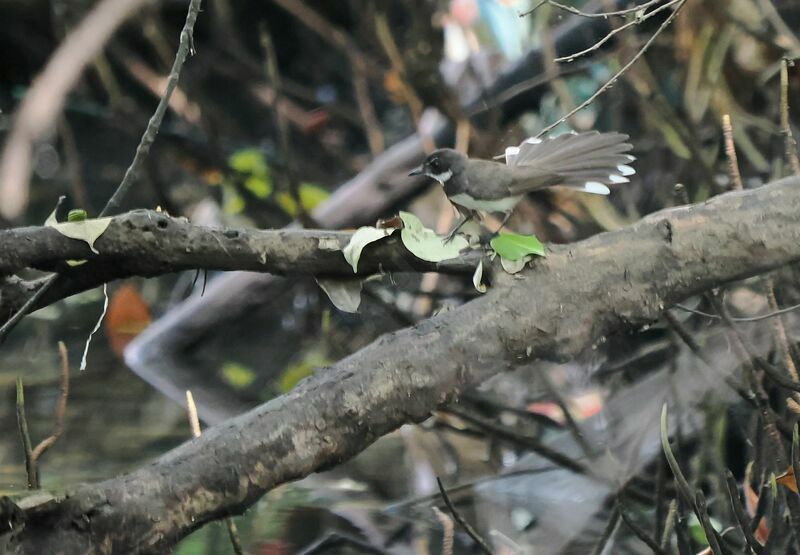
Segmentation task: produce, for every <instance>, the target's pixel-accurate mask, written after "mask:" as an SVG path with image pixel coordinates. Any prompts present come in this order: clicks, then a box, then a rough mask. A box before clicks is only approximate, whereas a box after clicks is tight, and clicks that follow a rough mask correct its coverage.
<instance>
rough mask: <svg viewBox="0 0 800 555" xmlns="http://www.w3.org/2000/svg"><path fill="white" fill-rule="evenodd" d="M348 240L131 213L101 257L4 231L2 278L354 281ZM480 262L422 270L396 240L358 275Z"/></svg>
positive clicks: (101, 246)
mask: <svg viewBox="0 0 800 555" xmlns="http://www.w3.org/2000/svg"><path fill="white" fill-rule="evenodd" d="M352 235H353V234H352V233H351V232H348V231H324V230H302V229H291V228H286V229H269V230H258V229H230V228H225V229H223V228H212V227H204V226H197V225H192V224H190V223H189V222H188V221H186V220H185V219H183V218H171V217H169V216H167V215H166V214H162V213H158V212H153V211H150V210H135V211H133V212H128V213H126V214H122V215H120V216H115V217H114V218H112V220H111V223H110V224H109V226H108V228H107V229H106V231H105V232H104V233H103V234H102V235H101V236H100V238H99V239H98V240H97V241H96V242H95V248H96V250H98V251H99V254H95V253H93V252H92V251H91V250H90V248H89V245H88V244H87V243H86V242H84V241H79V240H76V239H71V238H69V237H66V236H64V235H62V234H61V233H59V232H58V231H56V230H55V229H53V228H52V227H25V228H15V229H9V230H2V231H0V275H3V274H13V273H15V272H18V271H19V270H22V269H24V268H37V269H40V270H55V269H58V270H60V271H69V270H68V268H67V267H66V264H64V263H65V261H67V260H76V259H77V260H86V261H87V262H86V264H88V266H85V265H81V266H76V267H75V273H92V272H100V271H102V270H103V268H105V267H109V266H110V267H113V269H114V271H115V272H116V273H117V274H118V276H117V277H124V276H125V275H126V274H127V275H128V276H133V275H139V276H154V275H160V274H164V273H168V272H176V271H181V270H190V269H194V268H203V269H208V270H247V271H252V272H262V273H263V272H266V273H271V274H281V275H283V274H310V275H321V276H336V277H353V275H354V272H353V268H352V267H351V266H350V265H349V264H348V263H347V261H346V260H345V259H344V256H343V255H342V249H343V248H344V247H345V246H346V245H347V243H348V242H349V241H350V238H351V237H352ZM478 259H479V256H477V254H475V255H470V256H468V257H467V258H466V259H457V260H452V261H444V262H441V263H432V262H426V261H424V260H420V259H419V258H417V257H415V256H414V255H413V254H411V253H410V252H409V251H408V250H406V249H405V247H404V246H403V244H402V242H401V241H400V240H399V233H397V232H395V233H394V234H392V235H391V236H389V237H388V238H386V239H382V240H380V241H377V242H375V243H370V245H368V246H367V247H366V248H365V249H364V251H363V255H362V257H361V259H360V260H359V264H358V274H357V275H371V274H374V273H376V272H378V271H380V270H384V271H387V272H397V271H413V272H420V271H423V272H425V271H440V272H450V273H465V272H474V271H475V266H476V265H477V263H478ZM88 268H91V271H89V270H88Z"/></svg>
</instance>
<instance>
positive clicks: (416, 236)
mask: <svg viewBox="0 0 800 555" xmlns="http://www.w3.org/2000/svg"><path fill="white" fill-rule="evenodd" d="M400 219H401V220H403V229H402V230H400V239H402V241H403V244H404V245H405V246H406V248H407V249H408V250H409V251H411V253H412V254H413V255H414V256H416V257H417V258H420V259H422V260H427V261H428V262H441V261H442V260H448V259H450V258H456V257H457V256H458V255H459V253H460V252H461V251H462V250H463V249H465V248H467V247H469V242H468V241H467V240H466V239H465V238H464V237H462V236H461V235H456V236H455V237H453V240H452V241H449V242H446V241H445V240H444V238H442V237H440V236H438V235H436V232H435V231H433V230H432V229H428V228H426V227H425V226H423V225H422V222H421V221H420V220H419V218H417V217H416V216H415V215H414V214H411V213H409V212H400Z"/></svg>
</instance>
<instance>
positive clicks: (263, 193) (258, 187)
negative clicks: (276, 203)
mask: <svg viewBox="0 0 800 555" xmlns="http://www.w3.org/2000/svg"><path fill="white" fill-rule="evenodd" d="M244 188H245V189H247V190H248V191H250V192H251V193H253V196H254V197H256V198H260V199H265V198H267V197H268V196H269V195H270V193H271V192H272V183H270V182H269V181H267V179H266V178H265V177H264V176H262V175H251V176H249V177H248V178H247V179H245V180H244Z"/></svg>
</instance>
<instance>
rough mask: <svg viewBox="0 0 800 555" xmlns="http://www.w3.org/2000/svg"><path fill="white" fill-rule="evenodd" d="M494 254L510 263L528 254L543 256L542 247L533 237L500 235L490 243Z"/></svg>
mask: <svg viewBox="0 0 800 555" xmlns="http://www.w3.org/2000/svg"><path fill="white" fill-rule="evenodd" d="M491 245H492V248H493V249H494V252H496V253H497V254H499V255H500V256H502V257H503V258H506V259H508V260H511V261H515V260H519V259H521V258H524V257H526V256H527V255H529V254H535V255H537V256H545V252H544V245H543V244H542V243H541V241H539V239H537V238H536V236H535V235H519V234H518V233H501V234H500V235H498V236H497V237H495V238H494V239H492V241H491Z"/></svg>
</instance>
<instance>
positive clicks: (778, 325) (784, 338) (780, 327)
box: [765, 277, 800, 382]
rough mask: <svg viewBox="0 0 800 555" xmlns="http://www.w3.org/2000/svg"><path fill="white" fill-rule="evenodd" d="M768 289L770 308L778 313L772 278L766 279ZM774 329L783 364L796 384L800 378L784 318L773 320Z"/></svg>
mask: <svg viewBox="0 0 800 555" xmlns="http://www.w3.org/2000/svg"><path fill="white" fill-rule="evenodd" d="M765 282H766V289H767V300H768V301H769V308H770V310H772V311H773V312H777V311H778V310H779V308H778V298H777V297H776V296H775V283H774V282H773V280H772V278H771V277H767V278H766V279H765ZM772 328H773V329H774V330H775V336H776V337H777V339H778V346H779V348H780V351H781V354H782V355H783V362H784V364H785V365H786V370H788V372H789V375H790V376H791V377H792V380H793V381H795V382H800V376H798V373H797V366H796V365H795V363H794V359H793V358H792V347H791V345H790V343H789V334H788V333H787V332H786V325H785V323H784V321H783V318H781V317H780V316H779V317H777V318H775V319H774V320H772Z"/></svg>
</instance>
